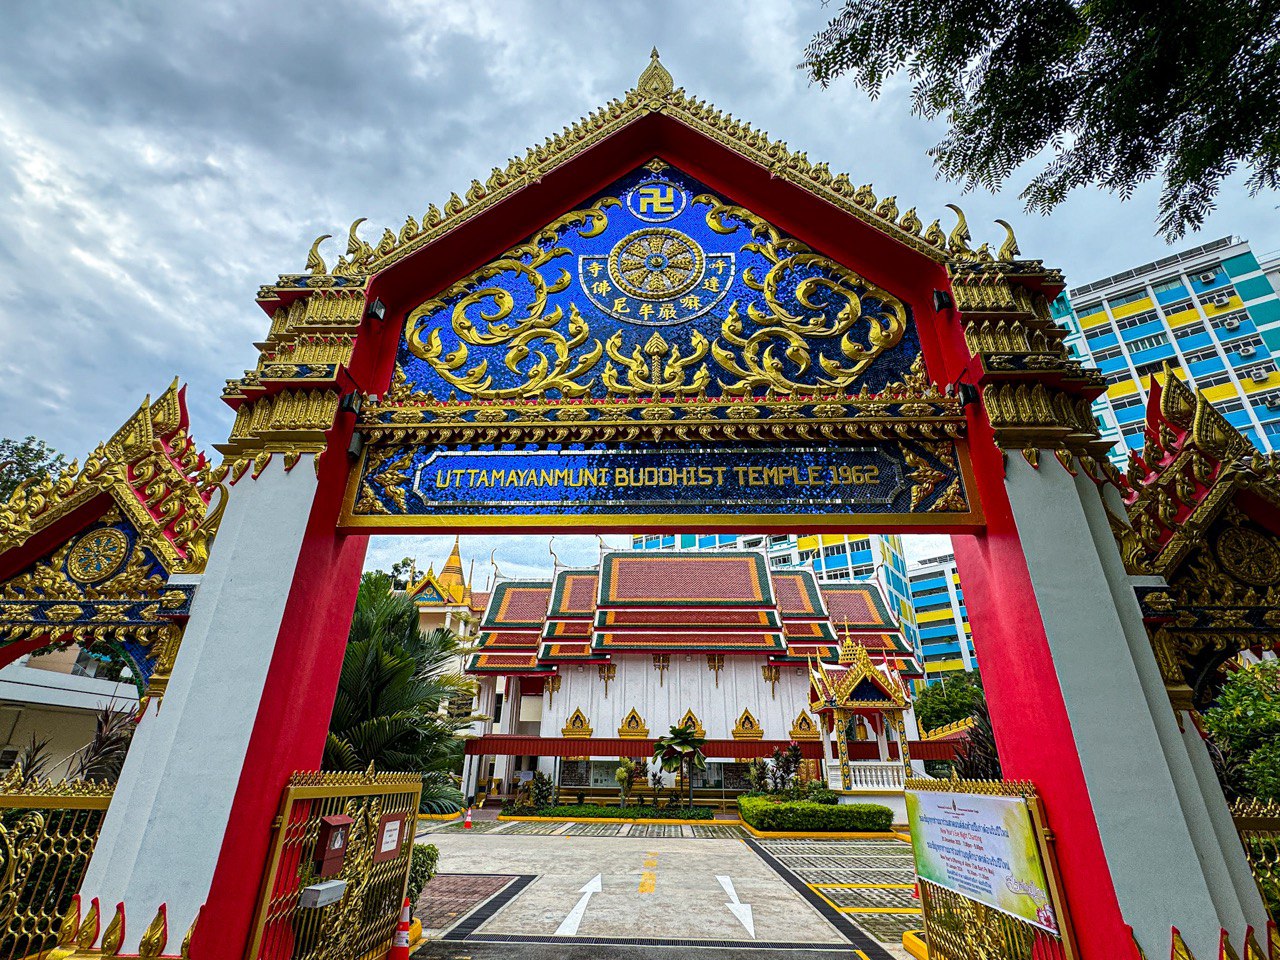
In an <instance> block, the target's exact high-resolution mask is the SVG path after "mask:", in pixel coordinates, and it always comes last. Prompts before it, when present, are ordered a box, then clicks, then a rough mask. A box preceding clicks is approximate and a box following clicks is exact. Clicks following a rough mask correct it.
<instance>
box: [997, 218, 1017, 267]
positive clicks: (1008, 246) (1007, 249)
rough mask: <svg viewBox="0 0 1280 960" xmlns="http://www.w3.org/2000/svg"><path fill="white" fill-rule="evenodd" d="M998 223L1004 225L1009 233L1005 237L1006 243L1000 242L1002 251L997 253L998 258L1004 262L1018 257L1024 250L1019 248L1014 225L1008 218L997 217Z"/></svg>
mask: <svg viewBox="0 0 1280 960" xmlns="http://www.w3.org/2000/svg"><path fill="white" fill-rule="evenodd" d="M996 223H998V224H1000V226H1002V227H1004V230H1005V233H1006V234H1007V236H1006V237H1005V238H1004V243H1002V244H1000V252H999V253H997V254H996V259H997V260H1000V261H1002V262H1004V263H1009V262H1010V261H1012V260H1016V259H1018V255H1019V254H1020V253H1022V251H1021V250H1019V249H1018V238H1017V237H1015V236H1014V235H1013V227H1011V226H1010V225H1009V222H1008V221H1007V220H1000V219H999V218H997V219H996Z"/></svg>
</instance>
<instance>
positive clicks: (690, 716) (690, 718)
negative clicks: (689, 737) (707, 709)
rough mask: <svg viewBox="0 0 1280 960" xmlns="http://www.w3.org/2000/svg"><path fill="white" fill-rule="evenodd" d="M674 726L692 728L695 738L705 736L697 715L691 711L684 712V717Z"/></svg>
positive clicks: (705, 732) (705, 733)
mask: <svg viewBox="0 0 1280 960" xmlns="http://www.w3.org/2000/svg"><path fill="white" fill-rule="evenodd" d="M676 726H677V727H690V728H692V730H693V735H694V736H695V737H705V736H706V735H707V731H706V730H704V729H703V727H702V721H701V720H699V719H698V715H697V714H695V713H694V712H693V710H691V709H690V710H686V711H685V712H684V716H683V717H681V718H680V722H679V723H677V724H676Z"/></svg>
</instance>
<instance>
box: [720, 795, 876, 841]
mask: <svg viewBox="0 0 1280 960" xmlns="http://www.w3.org/2000/svg"><path fill="white" fill-rule="evenodd" d="M738 811H739V813H741V815H742V819H743V820H745V821H746V822H747V823H749V824H751V826H753V827H755V828H756V829H757V830H765V831H779V832H801V833H884V832H886V831H887V830H888V829H889V828H890V827H892V826H893V811H892V810H890V809H889V808H888V807H884V806H881V805H880V804H878V803H837V804H829V803H813V802H811V801H808V800H801V801H796V802H787V801H783V802H778V801H775V800H772V799H770V798H768V797H760V796H754V797H753V796H741V797H739V798H738Z"/></svg>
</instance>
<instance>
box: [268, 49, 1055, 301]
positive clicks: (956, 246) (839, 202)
mask: <svg viewBox="0 0 1280 960" xmlns="http://www.w3.org/2000/svg"><path fill="white" fill-rule="evenodd" d="M651 113H665V114H667V115H668V116H670V117H673V118H675V119H677V120H679V121H680V122H682V123H684V124H685V125H687V126H689V127H690V128H692V129H694V130H696V131H698V132H699V133H702V134H703V135H705V136H707V137H710V138H711V139H713V140H715V141H716V142H718V143H720V144H722V145H723V146H725V147H727V148H728V149H730V150H732V151H734V152H735V153H738V154H739V155H741V156H743V157H745V158H747V159H748V160H751V161H753V162H754V163H756V164H758V165H760V166H762V167H764V168H765V169H767V170H768V171H769V173H770V175H771V176H773V177H777V178H779V179H783V180H786V181H787V182H789V183H791V184H793V185H795V186H797V187H800V188H801V189H803V190H805V191H807V192H809V193H811V194H813V195H814V196H817V197H819V198H820V199H822V200H825V201H826V202H827V203H830V204H831V205H832V206H834V207H836V208H837V209H839V210H841V211H843V212H844V213H846V214H849V215H851V216H853V217H855V218H857V219H858V220H861V221H862V222H864V223H867V224H869V225H871V226H872V227H874V228H876V229H877V230H879V231H880V232H881V233H884V234H886V235H888V236H890V237H892V238H893V239H895V240H897V241H899V242H901V243H904V244H906V245H907V246H909V247H911V248H912V249H914V250H916V251H917V252H919V253H922V254H924V255H925V256H928V257H929V258H931V259H933V260H935V261H937V262H939V263H947V264H951V265H952V266H953V267H960V268H961V272H968V271H969V270H971V269H973V268H975V267H976V268H978V269H979V271H980V272H985V270H983V268H984V267H985V266H986V265H992V267H993V268H995V267H997V266H998V269H999V271H1000V272H1002V273H1005V274H1009V273H1029V274H1037V275H1043V276H1045V277H1046V278H1048V279H1051V280H1061V274H1060V273H1058V272H1057V271H1053V270H1049V271H1046V270H1045V269H1044V267H1043V265H1042V263H1041V262H1040V261H1038V260H1019V259H1017V257H1018V256H1019V253H1020V251H1019V250H1018V244H1017V240H1016V239H1015V237H1014V234H1013V228H1012V227H1011V226H1010V225H1009V224H1008V222H1006V221H1004V220H997V221H996V222H997V223H998V224H1000V225H1001V226H1002V227H1004V229H1005V233H1006V236H1005V239H1004V241H1003V242H1002V243H1001V244H1000V247H999V249H998V251H997V252H996V253H994V254H993V253H992V252H991V251H990V249H989V247H990V245H989V244H987V243H983V244H982V245H981V246H979V247H978V248H977V249H976V250H975V249H973V248H971V247H970V246H969V240H970V239H971V237H970V232H969V225H968V221H967V220H966V218H965V216H964V212H963V211H962V210H961V209H960V208H959V207H958V206H956V205H954V204H947V206H948V207H949V208H950V209H951V210H952V211H953V212H954V213H955V214H956V223H955V225H954V226H953V227H952V228H951V230H950V231H949V232H944V231H943V229H942V226H941V224H940V223H939V221H938V220H936V219H935V220H934V221H933V222H932V223H930V224H929V225H928V226H927V227H926V226H925V225H924V223H923V221H922V220H921V219H920V217H919V216H918V215H917V213H916V209H915V208H914V207H912V208H911V209H909V210H907V211H906V212H905V213H901V214H900V213H899V210H898V203H897V197H895V196H889V197H884V198H882V199H881V198H877V197H876V195H875V192H874V191H873V190H872V187H871V185H870V184H864V185H862V186H859V187H855V186H854V184H853V181H852V180H850V179H849V176H848V174H844V173H841V174H833V173H832V172H831V169H830V167H829V166H828V165H827V164H826V163H813V162H811V161H810V160H809V158H808V156H807V154H805V153H804V152H803V151H793V150H791V149H790V148H789V147H788V146H787V145H786V143H784V142H782V141H780V140H774V139H772V138H771V137H770V136H769V135H768V134H767V133H765V132H763V131H761V130H756V129H754V128H753V127H752V126H751V125H750V124H748V123H743V122H741V121H739V120H735V119H734V118H733V117H732V116H731V115H730V114H727V113H724V112H722V111H720V110H718V109H717V108H716V107H715V106H713V105H711V104H708V103H707V102H706V101H705V100H699V99H696V98H694V97H692V96H690V95H689V94H687V93H686V92H685V90H684V89H683V88H677V87H676V86H675V83H674V81H673V79H672V77H671V74H670V72H669V71H668V70H667V69H666V67H664V66H663V65H662V62H661V60H660V59H659V57H658V51H657V50H656V49H655V50H653V51H652V52H651V54H650V60H649V64H648V66H646V67H645V69H644V71H643V72H642V73H641V74H640V77H639V79H638V80H637V82H636V86H635V87H634V88H633V89H631V90H628V91H627V92H626V93H625V94H624V95H623V97H622V99H614V100H610V101H609V102H608V103H606V104H604V105H603V106H601V107H599V108H597V109H596V110H593V111H591V112H590V113H589V114H587V116H586V117H583V118H582V119H580V120H578V121H577V122H575V123H574V124H572V125H571V126H567V127H564V128H563V129H562V130H561V132H560V133H558V134H553V135H552V136H550V137H548V138H547V139H546V140H544V141H543V142H542V143H540V144H538V145H536V146H533V147H530V148H529V149H528V150H526V151H525V154H524V156H523V157H517V158H512V159H511V160H509V161H508V162H507V164H506V166H505V167H503V168H499V167H494V168H493V169H492V171H491V172H490V173H489V176H488V178H487V179H486V180H485V181H484V182H483V183H481V182H480V181H479V180H478V179H477V180H472V181H471V185H470V186H469V187H468V188H467V189H466V191H465V192H464V193H463V195H462V196H459V195H458V194H457V193H456V192H454V193H452V194H450V196H449V199H448V200H447V201H446V202H445V203H444V205H443V207H437V206H436V205H435V204H434V203H432V204H430V205H429V206H428V207H427V210H426V212H425V213H424V214H423V216H422V219H421V220H418V219H416V218H415V217H414V216H413V215H412V214H410V215H409V216H408V217H406V218H405V222H404V225H403V226H402V227H401V228H400V229H399V231H395V232H393V231H392V230H391V229H389V228H384V230H383V232H382V236H381V238H380V239H379V240H378V243H377V244H376V245H371V244H369V243H368V242H367V241H365V240H363V239H361V237H360V236H359V234H358V232H357V230H358V228H359V227H360V225H361V224H362V223H363V222H364V220H365V218H363V217H362V218H360V219H357V220H356V221H355V222H353V223H352V224H351V226H350V228H349V229H348V231H347V252H346V254H345V255H344V256H340V257H338V260H337V262H336V263H335V264H334V266H333V268H332V271H330V270H329V268H328V266H327V264H326V262H325V260H324V258H323V257H322V256H321V254H320V246H321V244H322V243H323V242H324V241H325V240H327V239H329V238H330V236H331V235H330V234H325V235H323V236H321V237H319V238H317V239H316V240H315V241H314V242H313V243H312V244H311V248H310V250H309V252H308V255H307V258H306V269H307V271H308V273H309V277H310V279H309V282H308V286H309V287H311V288H317V287H326V286H331V285H332V282H333V281H332V278H333V277H342V278H346V279H347V280H355V279H358V278H361V277H366V276H369V275H371V274H374V273H377V272H379V271H381V270H385V269H386V268H388V267H390V266H391V265H393V264H395V263H397V262H399V261H400V260H402V259H404V258H405V257H407V256H409V255H410V254H412V253H414V252H415V251H417V250H419V249H421V248H422V247H424V246H426V245H428V244H430V243H433V242H434V241H436V240H438V239H440V238H441V237H443V236H444V235H446V234H447V233H449V232H450V231H452V230H453V229H454V228H456V227H457V226H459V225H461V224H462V223H465V222H466V221H468V220H470V219H472V218H473V217H475V216H476V215H478V214H479V213H481V212H482V211H484V210H486V209H488V208H489V207H491V206H494V205H495V204H497V203H499V202H501V201H502V200H504V199H506V198H507V197H509V196H511V195H512V194H514V193H516V192H518V191H520V190H522V189H524V188H525V187H526V186H529V185H530V184H533V183H536V182H538V181H539V180H540V179H542V177H543V176H545V175H546V174H547V173H549V172H550V171H552V170H554V169H556V168H557V167H559V166H561V165H563V164H565V163H567V162H568V161H570V160H572V159H573V158H574V157H576V156H578V155H579V154H581V153H583V152H584V151H586V150H588V149H589V148H591V147H592V146H594V145H595V144H597V143H600V142H601V141H603V140H605V139H606V138H608V137H610V136H612V135H613V134H615V133H617V132H618V131H619V130H621V129H623V128H624V127H626V126H628V125H630V124H631V123H634V122H635V121H636V120H638V119H640V118H642V117H644V116H646V115H648V114H651ZM305 276H308V275H293V276H282V277H281V281H282V283H281V286H283V287H284V288H294V284H296V281H297V280H299V279H302V278H303V277H305ZM277 289H279V288H277V287H271V286H267V287H264V288H263V289H262V290H261V291H260V293H259V299H263V300H271V299H276V298H277V294H276V292H275V291H276V290H277Z"/></svg>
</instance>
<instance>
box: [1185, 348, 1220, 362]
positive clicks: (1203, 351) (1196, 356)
mask: <svg viewBox="0 0 1280 960" xmlns="http://www.w3.org/2000/svg"><path fill="white" fill-rule="evenodd" d="M1217 355H1218V350H1217V348H1216V347H1214V346H1212V345H1210V346H1207V347H1197V348H1196V349H1195V350H1188V351H1187V352H1186V353H1184V354H1183V355H1182V356H1183V358H1184V359H1186V361H1187V363H1199V362H1200V361H1201V360H1209V359H1211V358H1213V357H1216V356H1217Z"/></svg>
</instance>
